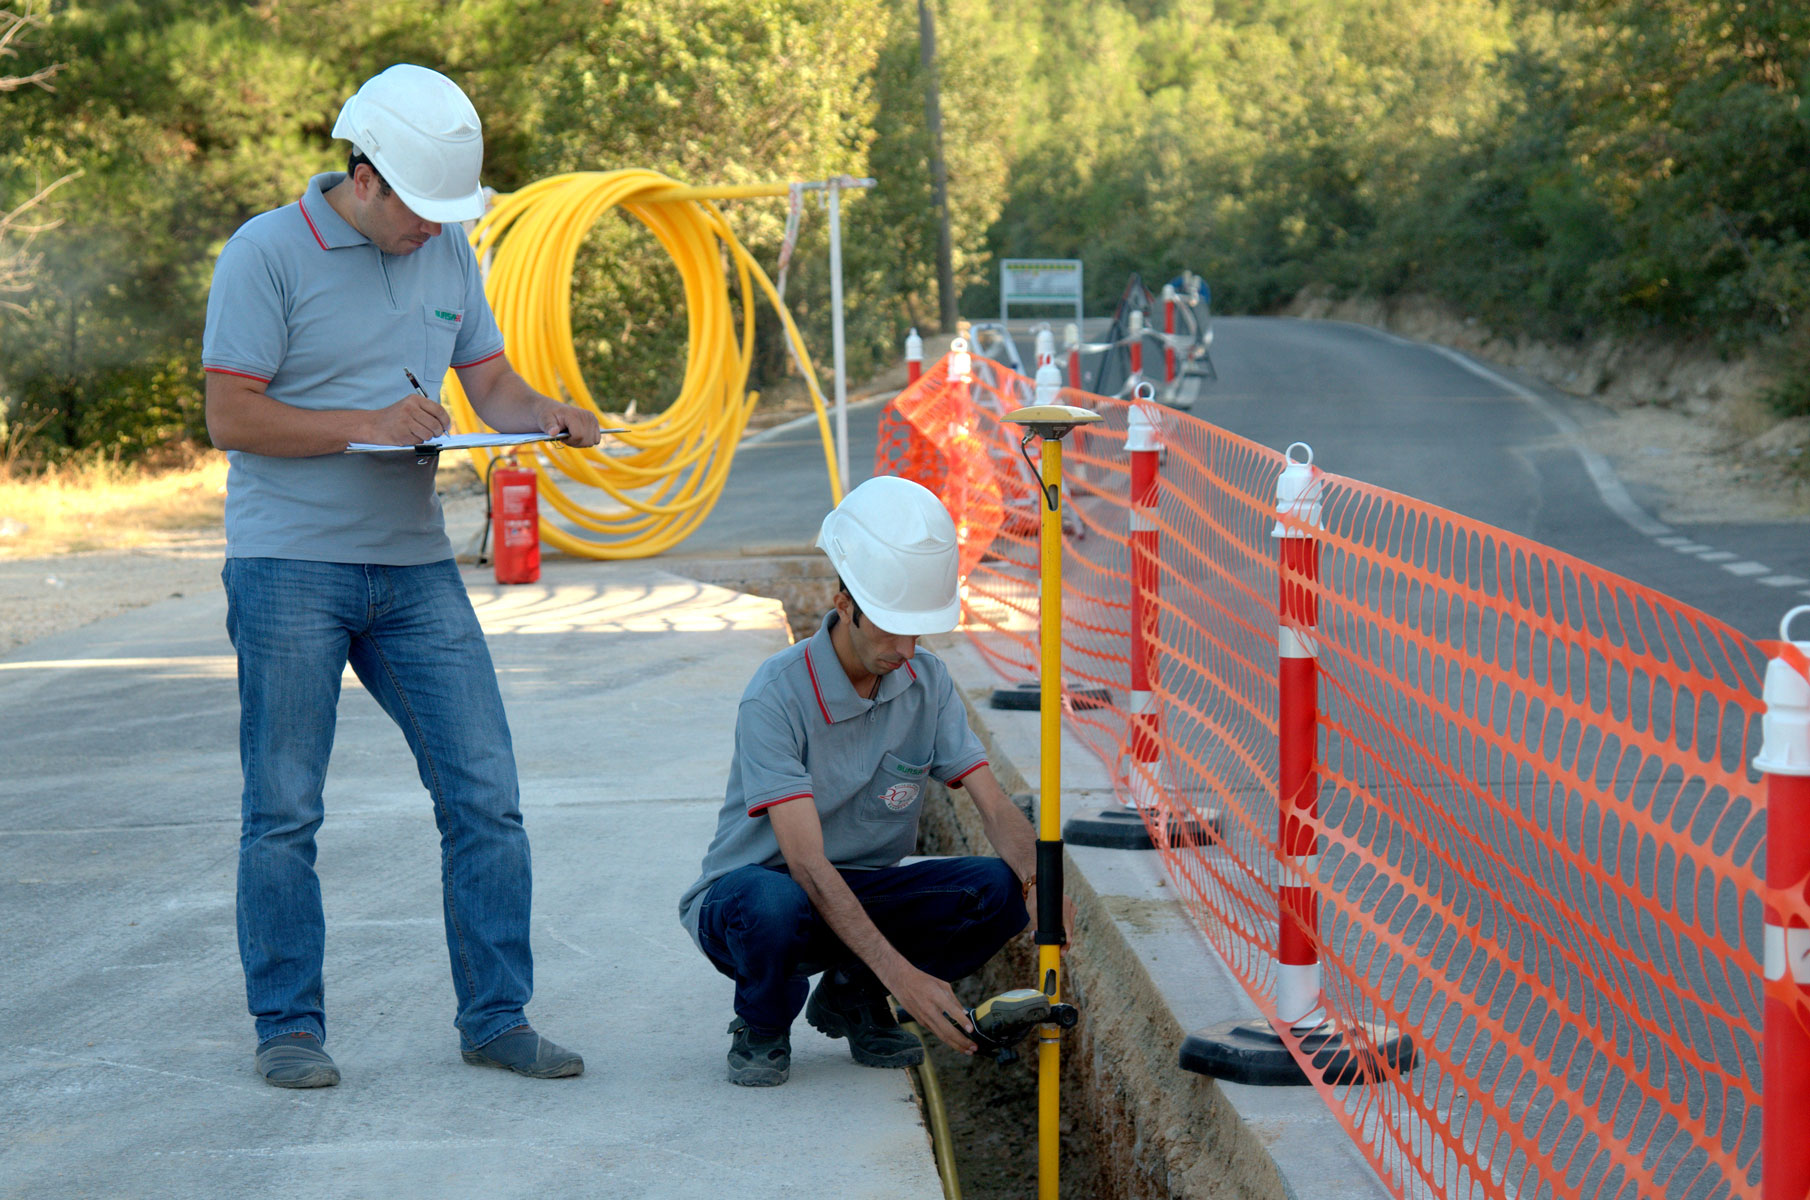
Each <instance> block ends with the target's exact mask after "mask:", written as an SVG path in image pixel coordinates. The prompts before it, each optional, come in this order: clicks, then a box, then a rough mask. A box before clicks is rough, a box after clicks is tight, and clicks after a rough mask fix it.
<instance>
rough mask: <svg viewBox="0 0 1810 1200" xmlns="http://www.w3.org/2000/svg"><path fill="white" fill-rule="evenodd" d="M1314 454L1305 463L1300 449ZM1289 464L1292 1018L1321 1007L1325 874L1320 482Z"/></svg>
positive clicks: (1280, 768) (1286, 718) (1280, 635)
mask: <svg viewBox="0 0 1810 1200" xmlns="http://www.w3.org/2000/svg"><path fill="white" fill-rule="evenodd" d="M1297 449H1299V450H1303V451H1305V452H1306V457H1305V458H1303V459H1301V460H1299V461H1297V460H1296V458H1295V451H1296V450H1297ZM1283 458H1284V460H1285V463H1286V465H1285V466H1284V467H1283V469H1282V474H1281V476H1280V477H1279V478H1278V479H1277V480H1276V512H1277V513H1278V514H1279V515H1283V516H1289V517H1292V518H1294V523H1293V524H1289V523H1285V522H1283V521H1281V520H1278V521H1277V522H1276V524H1275V527H1274V528H1273V529H1271V530H1270V536H1271V537H1274V538H1275V539H1276V540H1277V542H1278V545H1277V548H1276V551H1277V552H1276V559H1277V563H1278V565H1279V567H1280V568H1281V569H1280V571H1279V572H1278V576H1279V579H1280V588H1279V592H1280V595H1279V596H1278V608H1279V612H1278V616H1279V618H1280V620H1279V622H1278V628H1277V634H1276V641H1277V649H1278V659H1279V662H1278V668H1277V673H1276V674H1277V687H1278V691H1279V692H1280V706H1279V711H1278V713H1277V722H1276V727H1277V747H1276V749H1277V763H1276V781H1277V796H1276V800H1277V805H1276V807H1277V818H1278V826H1279V828H1278V831H1277V845H1276V857H1277V859H1278V861H1279V862H1280V863H1281V864H1282V865H1283V868H1284V869H1283V870H1282V872H1281V874H1280V875H1279V877H1278V880H1279V886H1278V888H1277V899H1278V901H1279V908H1280V916H1281V936H1280V939H1279V942H1278V945H1277V949H1276V1016H1277V1017H1278V1018H1280V1019H1281V1020H1282V1021H1284V1022H1286V1023H1288V1024H1290V1025H1294V1024H1296V1023H1297V1022H1300V1021H1301V1020H1302V1018H1304V1017H1306V1016H1307V1015H1308V1014H1309V1013H1311V1012H1313V1011H1314V1009H1315V1008H1317V1007H1319V1003H1320V958H1319V953H1318V951H1317V949H1316V948H1315V945H1314V942H1315V938H1316V936H1317V934H1318V931H1319V928H1320V898H1319V893H1318V892H1317V891H1316V890H1315V889H1314V887H1313V886H1312V884H1311V882H1306V883H1303V882H1302V881H1304V880H1305V881H1311V880H1313V879H1315V878H1316V877H1317V876H1318V875H1319V873H1320V872H1319V865H1320V864H1319V839H1318V837H1317V835H1316V834H1315V832H1314V827H1313V819H1314V818H1315V817H1316V816H1317V815H1318V814H1319V806H1320V769H1319V755H1318V749H1319V744H1318V743H1319V739H1318V735H1317V732H1316V729H1315V726H1316V724H1317V717H1318V712H1319V666H1320V663H1319V645H1318V643H1317V641H1316V639H1315V634H1314V631H1315V630H1316V629H1317V628H1318V626H1319V623H1320V599H1319V595H1318V593H1317V592H1316V591H1315V585H1316V584H1317V583H1318V582H1319V578H1320V539H1319V538H1318V537H1317V536H1316V535H1315V532H1314V531H1315V530H1318V529H1319V528H1320V495H1321V483H1320V479H1319V476H1318V475H1317V474H1316V473H1315V471H1314V469H1313V448H1312V447H1311V446H1309V445H1308V444H1307V443H1305V442H1296V443H1294V444H1293V445H1291V446H1290V447H1289V448H1288V449H1287V450H1286V451H1285V452H1284V453H1283Z"/></svg>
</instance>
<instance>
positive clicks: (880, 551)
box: [817, 475, 962, 637]
mask: <svg viewBox="0 0 1810 1200" xmlns="http://www.w3.org/2000/svg"><path fill="white" fill-rule="evenodd" d="M817 545H818V548H819V549H821V550H822V551H823V552H824V553H825V554H827V555H829V557H830V564H831V565H832V566H834V567H835V568H836V573H837V574H838V575H840V576H842V584H843V586H844V587H846V588H847V589H848V593H849V595H850V596H853V597H854V599H855V603H856V604H859V605H860V606H861V611H862V612H863V613H865V614H866V615H867V617H868V619H870V620H871V621H873V623H874V624H875V625H877V626H879V627H880V628H881V629H882V630H884V631H885V632H887V633H892V634H898V635H900V636H901V637H904V636H911V635H916V634H924V633H948V632H949V631H950V630H951V629H954V628H955V626H956V623H957V622H958V621H960V620H961V612H962V600H961V593H960V590H959V583H958V574H959V554H958V547H957V543H956V538H955V522H954V521H953V520H951V519H950V517H949V510H948V509H946V508H944V507H943V502H942V501H941V500H938V499H937V498H936V496H935V495H934V494H933V493H932V492H931V491H930V489H928V488H926V487H924V486H923V485H921V484H916V483H913V482H911V480H909V479H900V478H898V477H896V476H893V475H877V476H875V477H874V478H872V479H870V480H868V481H867V482H866V483H864V484H862V485H861V486H860V487H858V488H856V489H855V490H854V491H852V492H850V493H849V494H848V495H846V496H844V497H843V498H842V503H841V504H838V505H837V506H836V507H835V509H834V510H832V511H831V512H830V515H829V516H827V517H825V518H824V519H823V528H822V529H821V530H819V531H818V534H817Z"/></svg>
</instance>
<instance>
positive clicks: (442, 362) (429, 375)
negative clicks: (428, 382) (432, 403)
mask: <svg viewBox="0 0 1810 1200" xmlns="http://www.w3.org/2000/svg"><path fill="white" fill-rule="evenodd" d="M421 324H422V328H423V330H424V333H425V336H424V338H423V343H422V355H421V378H422V379H432V380H436V381H437V380H440V379H444V378H445V377H446V371H447V368H449V367H451V366H452V357H453V347H454V346H455V345H456V344H457V343H458V341H459V330H460V328H462V327H463V326H464V324H465V312H464V310H463V309H458V308H443V307H441V306H439V305H436V304H432V303H429V304H423V305H422V306H421Z"/></svg>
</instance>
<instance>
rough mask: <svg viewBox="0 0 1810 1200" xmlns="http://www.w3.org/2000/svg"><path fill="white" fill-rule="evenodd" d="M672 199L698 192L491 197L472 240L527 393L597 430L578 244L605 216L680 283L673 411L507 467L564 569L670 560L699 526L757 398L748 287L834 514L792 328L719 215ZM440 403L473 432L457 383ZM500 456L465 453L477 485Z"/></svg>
mask: <svg viewBox="0 0 1810 1200" xmlns="http://www.w3.org/2000/svg"><path fill="white" fill-rule="evenodd" d="M672 192H683V193H686V194H687V195H695V192H696V189H692V188H689V187H687V186H686V185H684V184H681V183H680V182H679V181H677V180H675V179H671V178H668V177H667V176H665V175H662V174H660V173H659V172H657V171H648V170H639V169H630V170H621V171H585V172H576V173H573V174H568V175H555V176H552V177H550V178H548V179H542V180H540V181H538V182H536V183H532V184H529V185H528V186H527V187H525V188H523V189H521V190H520V191H518V192H513V193H511V194H509V195H507V196H499V197H498V198H497V200H496V203H495V204H494V205H493V206H492V207H491V209H490V211H489V212H488V213H486V214H485V215H484V217H483V219H482V220H480V221H479V222H478V224H477V227H476V228H475V229H474V230H473V231H472V234H471V243H472V248H473V249H474V250H475V251H476V252H477V254H478V256H479V258H480V259H482V258H483V257H484V255H486V254H488V255H490V256H491V259H490V267H489V274H488V277H487V278H486V281H485V285H484V291H485V294H486V295H487V296H488V297H489V299H490V307H491V309H492V310H493V311H494V312H495V313H496V317H497V323H498V324H499V325H500V326H501V327H502V331H503V341H504V345H505V346H507V347H508V352H509V362H510V364H511V365H512V366H513V367H514V368H515V369H516V370H517V371H518V372H519V373H520V374H521V376H522V378H524V379H526V380H527V381H528V383H529V384H530V385H531V386H532V387H534V388H535V389H536V390H537V391H540V392H542V393H544V394H546V395H549V396H553V397H556V398H561V399H565V400H566V401H567V402H568V403H572V404H577V405H582V406H584V407H586V408H589V409H590V410H591V411H593V412H596V413H598V415H599V416H600V417H603V416H605V414H604V413H603V410H602V409H601V408H599V406H598V404H597V401H596V400H595V399H594V398H593V397H592V395H591V391H590V389H589V388H588V387H587V386H586V385H585V381H584V377H583V375H582V374H581V373H580V371H579V367H578V352H577V349H576V348H575V347H574V346H573V344H572V272H573V268H574V265H575V264H576V262H577V258H578V250H579V247H580V245H581V244H582V243H583V242H584V239H585V236H586V234H587V233H589V231H590V229H591V227H592V226H593V225H594V224H596V222H597V221H598V219H599V218H601V217H602V216H603V214H604V213H606V212H607V211H609V210H610V209H611V208H616V207H620V208H621V209H622V210H623V211H624V212H626V213H628V214H629V215H630V216H632V217H634V218H636V219H637V220H639V221H640V222H641V223H642V224H643V225H644V226H646V227H647V229H648V231H649V232H650V233H652V234H653V235H654V237H655V238H656V239H657V240H658V241H659V242H660V244H661V245H662V246H663V247H665V249H666V252H667V253H668V254H669V255H671V256H672V260H673V262H674V264H675V265H676V266H677V267H678V269H679V276H680V279H681V280H682V281H683V283H684V287H685V311H686V316H687V318H688V320H689V324H690V330H689V335H690V336H689V341H688V353H687V359H686V363H685V379H684V383H683V385H682V386H681V388H680V390H679V396H678V398H677V399H676V400H674V401H673V403H672V405H671V406H670V407H668V408H667V409H666V411H664V412H662V413H659V414H658V415H656V416H653V417H649V418H647V419H646V420H643V421H639V422H636V423H634V424H633V425H632V426H631V427H630V428H628V430H627V431H626V432H624V433H620V434H616V435H614V437H613V438H606V439H605V441H604V445H602V446H599V447H596V448H594V449H590V450H580V449H576V448H573V447H569V446H562V445H559V444H558V443H551V442H549V443H545V444H542V445H539V446H535V447H532V448H529V447H524V448H523V449H524V450H527V449H532V450H533V451H534V453H531V454H522V453H520V452H519V451H518V457H521V458H524V459H525V460H526V461H527V462H528V463H529V465H531V466H532V467H533V468H534V470H535V472H536V473H537V474H538V475H539V476H540V479H539V485H540V494H541V497H542V502H543V505H544V508H551V509H553V510H554V512H556V513H558V514H559V516H561V517H563V518H565V520H566V521H567V522H570V523H571V525H572V526H573V527H575V528H576V530H577V532H576V533H575V532H573V531H572V530H570V529H568V528H566V527H565V526H563V525H561V524H559V523H556V522H555V521H554V520H553V519H552V518H550V517H548V516H547V515H546V514H545V512H544V509H543V515H542V517H541V522H540V534H541V541H542V542H543V543H544V544H545V545H548V546H552V547H555V548H556V549H559V550H563V551H565V552H566V553H568V554H576V555H582V556H584V557H587V558H642V557H646V556H648V555H653V554H659V553H660V552H662V551H664V550H668V549H671V548H672V547H673V546H676V545H678V544H679V543H680V542H681V541H683V540H684V539H685V538H686V537H687V536H689V535H690V534H691V532H692V531H693V530H695V529H696V528H697V527H698V526H699V525H700V524H702V523H703V521H704V518H706V517H707V516H709V515H710V511H711V509H712V508H714V507H715V505H716V502H717V498H718V497H719V496H720V495H721V494H722V490H723V484H724V482H725V481H726V480H727V479H728V477H729V467H730V463H731V461H732V460H733V458H734V456H735V448H736V445H737V443H738V442H740V441H741V437H742V432H743V430H744V429H745V428H746V427H747V423H748V416H749V414H750V413H751V412H753V410H754V406H755V404H756V403H757V402H758V401H759V398H760V397H759V394H758V393H756V392H750V391H748V386H747V385H748V370H749V366H750V364H751V363H752V361H753V354H754V299H755V296H754V293H753V288H752V286H751V285H758V286H759V288H760V289H761V291H762V292H764V293H765V294H766V296H767V299H768V301H769V302H770V303H771V304H772V305H773V307H774V309H775V310H776V311H777V312H778V313H779V316H780V319H781V321H782V322H784V325H785V330H786V336H787V338H789V339H790V340H791V343H792V347H793V350H794V352H795V353H796V355H797V358H798V363H799V366H800V368H801V369H802V371H803V374H804V378H805V382H806V384H807V385H808V387H809V388H810V393H811V403H812V405H813V406H814V407H815V409H816V412H817V427H818V432H819V433H820V435H821V436H822V438H823V446H824V462H825V465H826V466H827V468H828V471H829V479H830V493H831V496H832V498H833V500H834V501H836V502H840V501H841V499H842V482H841V480H840V479H839V478H838V477H837V473H836V456H835V452H834V449H833V444H832V442H831V439H830V427H829V418H828V415H827V413H826V412H825V410H824V402H823V393H822V391H821V390H820V389H819V387H818V384H817V372H816V369H815V368H814V367H813V366H812V365H811V358H810V355H809V354H808V353H807V352H806V351H805V348H804V339H803V338H801V337H800V336H799V333H798V327H797V326H796V325H795V324H794V323H793V321H792V317H791V314H790V313H788V312H787V311H786V308H785V305H784V304H782V303H780V299H779V293H778V291H777V290H776V289H775V288H774V286H773V283H772V281H771V280H770V279H768V278H767V274H766V272H765V271H763V270H761V268H760V264H759V263H757V262H755V261H754V259H753V257H752V256H751V255H750V254H749V253H748V251H747V249H746V248H744V247H743V246H742V244H741V242H740V241H739V240H738V239H737V238H736V236H735V233H734V232H733V231H732V230H731V229H730V227H729V223H728V221H727V220H725V219H724V217H723V213H722V211H721V210H720V209H719V208H718V207H717V206H716V204H715V203H714V202H712V201H710V200H700V199H681V198H673V199H665V198H663V197H665V196H666V195H667V194H668V193H672ZM725 249H726V250H727V252H728V255H729V261H730V262H731V263H732V264H733V266H734V269H735V275H736V282H737V283H738V285H739V287H740V296H741V310H742V320H741V328H740V334H739V336H738V334H737V329H736V324H735V320H734V308H733V306H732V304H731V302H730V295H729V280H728V278H727V276H726V275H725V273H724V271H723V269H722V253H723V250H725ZM445 398H446V403H447V406H448V408H449V409H450V410H451V412H452V415H453V422H454V428H455V429H457V430H458V431H460V432H473V431H477V430H481V429H482V428H483V427H484V426H483V423H482V422H481V421H479V419H478V416H477V414H476V413H475V412H474V411H473V410H472V407H471V403H470V401H469V400H468V399H467V398H466V396H465V393H464V390H463V389H462V388H460V386H459V381H458V377H457V376H456V375H448V376H447V378H446V384H445ZM621 423H622V422H621V420H620V418H619V417H616V416H609V417H607V418H606V419H605V425H606V426H609V425H612V424H617V425H619V424H621ZM498 453H500V452H499V451H494V450H483V449H479V450H473V451H471V455H472V461H473V463H474V464H475V465H476V467H477V469H478V473H479V474H480V475H483V474H484V472H485V470H486V468H487V467H488V466H489V463H490V460H491V458H492V457H494V456H495V455H496V454H498ZM556 473H557V474H558V475H559V476H563V477H564V478H565V479H566V480H567V481H569V483H568V486H566V487H562V486H561V484H560V482H559V480H558V479H556V477H555V474H556ZM570 485H578V486H580V487H583V488H585V489H594V492H601V493H602V496H603V497H604V498H605V499H604V500H601V501H600V500H596V499H591V500H590V501H589V502H586V500H583V499H580V496H579V494H577V493H576V488H570ZM593 494H594V493H593Z"/></svg>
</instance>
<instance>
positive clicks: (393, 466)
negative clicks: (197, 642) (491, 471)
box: [201, 172, 503, 566]
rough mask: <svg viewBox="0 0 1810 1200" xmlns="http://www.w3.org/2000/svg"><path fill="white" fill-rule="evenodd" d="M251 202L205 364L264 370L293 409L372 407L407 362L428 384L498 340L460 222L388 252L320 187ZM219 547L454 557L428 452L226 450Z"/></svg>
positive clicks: (206, 340) (209, 331)
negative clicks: (416, 244)
mask: <svg viewBox="0 0 1810 1200" xmlns="http://www.w3.org/2000/svg"><path fill="white" fill-rule="evenodd" d="M344 178H345V176H344V174H343V173H340V172H329V173H327V174H325V175H316V176H315V177H314V178H313V179H312V180H310V181H309V183H308V191H307V193H306V194H305V195H303V197H302V198H301V200H300V201H298V202H297V203H295V204H290V205H286V206H285V207H283V208H279V209H276V210H274V211H272V212H267V213H263V214H261V215H259V216H256V217H253V218H252V219H251V220H249V221H247V222H246V223H245V224H244V225H243V226H241V227H240V229H239V231H238V232H237V233H235V234H233V236H232V237H231V239H229V240H228V241H227V243H226V248H225V249H224V250H222V251H221V252H220V259H219V261H218V262H217V263H216V264H215V266H214V282H213V288H212V290H211V291H209V293H208V297H207V328H206V331H205V333H204V334H203V336H202V342H201V365H202V366H203V367H204V368H206V369H207V370H208V371H218V372H224V373H226V374H229V375H244V376H246V377H248V378H251V379H259V380H263V381H264V383H265V384H266V385H267V386H266V387H265V389H264V392H265V394H266V395H268V396H270V397H271V398H273V399H276V400H280V401H282V402H283V403H284V404H290V405H294V406H295V407H297V408H312V409H357V408H363V409H378V408H385V407H388V406H389V405H391V404H394V403H396V402H397V401H398V400H400V399H402V398H403V397H404V396H405V395H407V394H408V393H409V391H410V390H411V389H410V386H409V381H408V378H407V376H405V375H404V374H403V373H402V372H403V369H404V368H405V367H406V368H407V369H408V370H410V371H413V372H414V373H415V375H416V376H417V377H418V378H419V379H420V380H421V384H422V386H423V387H424V388H425V389H426V390H427V392H428V394H429V395H432V396H434V397H436V398H438V396H439V394H440V383H441V380H442V379H444V378H445V376H446V372H447V370H448V369H449V368H453V367H469V366H476V365H477V364H478V363H480V362H483V361H485V360H487V359H490V358H494V357H496V356H497V355H499V354H501V353H502V352H503V335H502V333H501V331H499V330H498V329H497V324H496V319H495V318H494V317H493V316H492V315H491V312H490V305H489V304H488V303H487V302H486V301H485V299H484V284H483V279H482V277H481V276H480V275H479V273H478V264H477V260H476V259H475V258H474V257H473V256H472V252H471V245H470V243H468V242H467V241H466V240H465V232H464V230H463V229H461V228H460V227H459V226H458V225H456V224H448V225H447V226H446V227H445V228H444V229H442V230H441V232H440V236H439V237H437V238H432V239H430V240H429V241H428V242H427V243H426V244H425V245H423V246H422V247H421V248H420V249H419V250H416V251H415V252H414V253H412V254H404V255H394V254H385V253H383V252H382V251H380V250H378V249H377V247H376V246H375V245H373V244H372V242H371V241H370V240H369V239H368V238H366V237H365V236H364V235H363V234H362V233H359V232H358V230H356V229H354V228H352V226H351V225H349V224H348V223H347V222H346V221H345V220H344V219H343V218H342V217H341V216H340V215H339V214H338V213H336V212H334V211H333V207H332V206H331V205H330V204H328V203H327V200H326V197H325V195H323V193H324V192H325V191H327V190H328V189H330V188H332V187H333V185H335V184H337V183H338V182H339V181H340V180H342V179H344ZM226 457H227V462H228V468H227V476H226V553H227V556H228V557H229V558H299V559H308V560H311V561H315V562H354V563H379V564H383V565H386V566H417V565H419V564H421V563H429V562H437V561H439V560H441V559H445V558H450V557H452V545H451V543H450V542H448V541H447V540H446V531H445V527H444V524H443V521H442V518H441V513H440V500H439V497H438V496H436V495H435V494H434V464H433V462H432V460H429V461H428V462H425V463H423V462H418V461H417V458H418V456H417V455H415V454H412V453H410V454H326V455H317V456H314V457H310V458H275V457H270V456H267V455H262V454H251V453H248V452H246V451H242V450H233V451H228V453H227V456H226Z"/></svg>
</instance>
